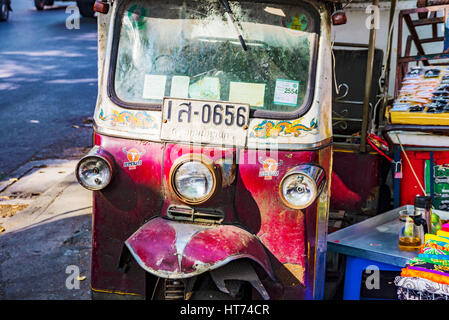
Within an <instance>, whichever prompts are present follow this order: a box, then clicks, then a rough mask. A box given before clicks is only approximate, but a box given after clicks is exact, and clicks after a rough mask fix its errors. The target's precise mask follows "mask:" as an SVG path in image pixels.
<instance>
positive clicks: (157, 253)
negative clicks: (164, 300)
mask: <svg viewBox="0 0 449 320" xmlns="http://www.w3.org/2000/svg"><path fill="white" fill-rule="evenodd" d="M125 243H126V246H127V247H128V249H129V250H130V252H131V254H132V256H133V257H134V258H135V259H136V261H137V262H138V263H139V265H140V266H141V267H142V268H143V269H145V270H146V271H148V272H150V273H152V274H154V275H156V276H159V277H163V278H188V277H192V276H195V275H198V274H201V273H203V272H206V271H210V270H213V269H216V268H219V267H220V266H223V265H225V264H226V263H228V262H230V261H232V260H236V259H240V258H249V259H251V260H253V261H255V262H257V263H258V264H259V265H260V266H261V267H262V268H263V269H264V270H265V271H266V272H267V274H268V275H269V276H270V277H271V278H272V279H274V276H273V275H274V273H273V270H272V267H271V263H270V260H269V258H268V256H267V253H266V251H265V248H264V247H263V245H262V244H261V242H260V241H259V240H258V239H257V237H256V236H254V235H252V234H251V233H249V232H247V231H245V230H243V229H241V228H239V227H237V226H234V225H219V226H206V225H198V224H191V223H184V222H176V221H171V220H168V219H164V218H154V219H152V220H150V221H149V222H147V223H146V224H145V225H144V226H142V227H141V228H140V229H139V230H137V231H136V232H135V233H134V234H133V235H132V236H131V237H130V238H129V239H128V240H126V242H125Z"/></svg>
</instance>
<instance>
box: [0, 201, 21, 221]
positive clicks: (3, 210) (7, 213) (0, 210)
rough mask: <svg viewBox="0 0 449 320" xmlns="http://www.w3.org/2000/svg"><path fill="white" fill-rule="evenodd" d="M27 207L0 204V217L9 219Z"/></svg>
mask: <svg viewBox="0 0 449 320" xmlns="http://www.w3.org/2000/svg"><path fill="white" fill-rule="evenodd" d="M26 207H28V204H1V205H0V217H2V218H9V217H12V216H13V215H15V214H16V213H17V212H19V211H22V210H23V209H25V208H26Z"/></svg>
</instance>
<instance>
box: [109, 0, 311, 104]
mask: <svg viewBox="0 0 449 320" xmlns="http://www.w3.org/2000/svg"><path fill="white" fill-rule="evenodd" d="M229 7H230V10H231V13H232V15H231V16H230V15H229V14H228V13H227V12H226V8H225V6H224V5H223V4H222V3H221V2H220V0H212V1H207V0H206V1H191V0H189V1H185V2H183V1H170V0H169V1H165V2H161V1H151V0H150V1H148V0H145V1H135V0H134V1H130V2H127V3H126V4H124V5H123V6H122V9H121V10H120V12H121V13H120V14H121V21H120V22H121V23H120V34H119V42H118V49H117V54H116V56H115V60H114V61H113V65H114V64H115V76H114V92H115V95H116V96H117V97H118V98H119V100H121V102H122V103H124V104H125V105H126V104H136V103H137V104H146V105H155V104H156V105H160V104H161V103H162V99H163V98H164V97H176V98H190V99H202V100H214V101H229V102H233V103H248V104H249V105H250V106H251V108H252V109H256V110H268V111H277V112H292V111H296V110H298V109H299V108H301V106H303V107H305V106H304V104H305V103H306V101H305V100H306V97H307V91H308V88H309V87H310V85H309V81H310V79H309V77H310V74H311V64H312V63H311V62H312V60H313V59H314V52H315V50H314V48H315V45H316V42H317V38H318V36H317V34H318V32H319V31H318V30H319V17H318V15H317V12H316V11H315V10H314V9H313V8H312V7H310V6H309V5H306V4H301V5H298V4H295V5H288V4H266V3H254V2H236V1H230V2H229ZM232 16H233V18H234V19H235V23H233V19H232ZM239 35H241V38H243V41H241V39H239ZM113 69H114V68H113Z"/></svg>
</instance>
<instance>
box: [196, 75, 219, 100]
mask: <svg viewBox="0 0 449 320" xmlns="http://www.w3.org/2000/svg"><path fill="white" fill-rule="evenodd" d="M189 96H190V98H193V99H205V100H220V80H219V79H218V78H216V77H204V78H203V79H201V80H198V81H197V82H195V83H193V84H192V85H191V86H190V87H189Z"/></svg>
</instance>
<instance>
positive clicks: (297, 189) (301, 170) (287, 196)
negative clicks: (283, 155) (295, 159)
mask: <svg viewBox="0 0 449 320" xmlns="http://www.w3.org/2000/svg"><path fill="white" fill-rule="evenodd" d="M324 182H325V178H324V170H323V169H322V168H320V167H317V166H313V165H302V166H298V167H296V168H294V169H293V170H291V171H289V172H287V174H286V175H285V176H284V178H283V179H282V181H281V183H280V185H279V194H280V197H281V199H282V201H283V202H284V204H285V205H287V206H288V207H290V208H293V209H304V208H306V207H308V206H309V205H311V204H312V203H313V202H314V201H315V199H316V198H317V196H318V194H319V193H320V191H321V189H322V187H323V185H324Z"/></svg>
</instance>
